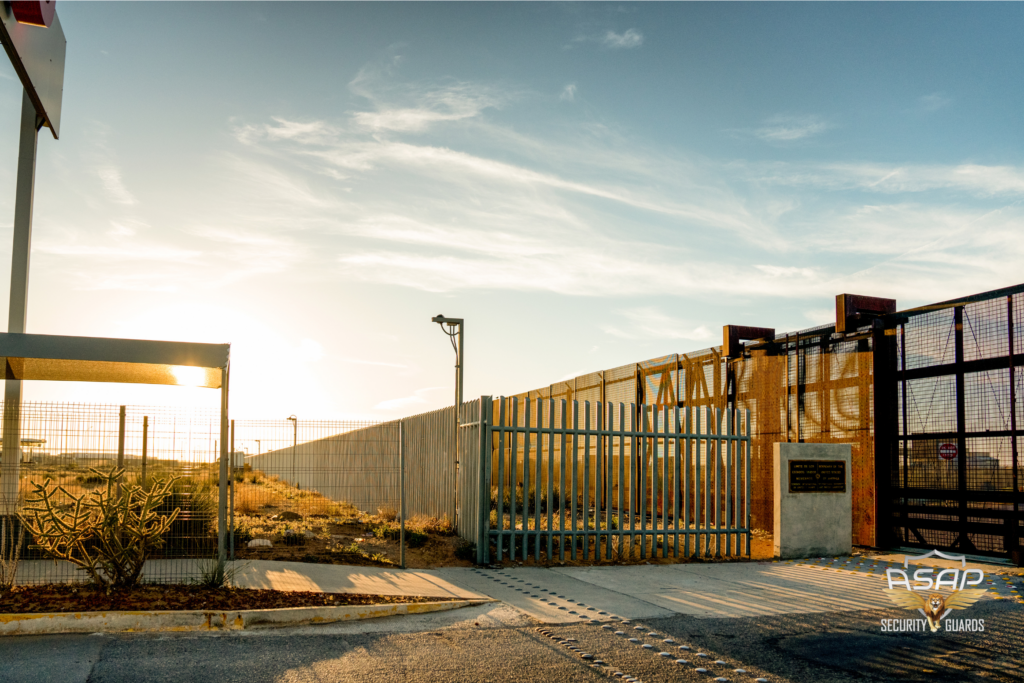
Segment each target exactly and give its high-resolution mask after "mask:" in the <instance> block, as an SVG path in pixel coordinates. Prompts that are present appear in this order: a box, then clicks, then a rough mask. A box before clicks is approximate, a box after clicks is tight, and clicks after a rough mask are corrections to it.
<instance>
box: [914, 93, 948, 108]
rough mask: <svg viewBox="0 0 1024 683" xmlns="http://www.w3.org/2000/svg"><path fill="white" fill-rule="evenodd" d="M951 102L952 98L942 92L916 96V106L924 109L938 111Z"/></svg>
mask: <svg viewBox="0 0 1024 683" xmlns="http://www.w3.org/2000/svg"><path fill="white" fill-rule="evenodd" d="M952 103H953V100H952V99H950V98H949V97H947V96H946V94H945V93H942V92H933V93H931V94H930V95H923V96H922V97H919V98H917V104H918V106H919V107H920V108H921V109H923V110H924V111H938V110H939V109H943V108H945V107H948V106H949V105H950V104H952Z"/></svg>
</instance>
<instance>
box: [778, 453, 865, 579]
mask: <svg viewBox="0 0 1024 683" xmlns="http://www.w3.org/2000/svg"><path fill="white" fill-rule="evenodd" d="M851 460H852V455H851V450H850V445H849V444H819V443H777V444H775V556H776V557H778V558H780V559H795V558H802V557H812V556H819V557H820V556H823V555H848V554H849V553H850V551H851V550H852V549H853V496H852V491H851V478H850V466H851Z"/></svg>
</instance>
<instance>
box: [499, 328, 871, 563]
mask: <svg viewBox="0 0 1024 683" xmlns="http://www.w3.org/2000/svg"><path fill="white" fill-rule="evenodd" d="M874 344H875V337H874V335H873V331H872V329H871V327H870V324H869V323H868V324H867V326H865V327H863V328H861V329H858V330H855V331H853V332H850V333H846V334H837V333H836V331H835V325H823V326H819V327H815V328H810V329H806V330H801V331H798V332H789V333H783V334H777V335H776V336H775V339H774V340H770V341H769V342H767V343H762V344H747V345H746V348H745V350H744V354H743V356H742V357H738V358H728V357H726V356H724V355H723V353H722V347H720V346H715V347H711V348H707V349H702V350H699V351H693V352H689V353H680V354H671V355H668V356H662V357H660V358H653V359H651V360H647V361H642V362H639V363H630V364H628V365H623V366H620V367H617V368H612V369H609V370H602V371H599V372H592V373H588V374H586V375H581V376H579V377H576V378H574V379H570V380H566V381H562V382H556V383H555V384H552V385H550V386H547V387H542V388H540V389H535V390H533V391H528V392H524V393H521V394H516V395H515V396H513V397H511V398H514V399H516V400H518V401H525V400H529V401H536V400H537V399H552V400H555V401H558V400H565V401H567V402H571V401H577V402H579V403H580V404H582V403H584V402H587V401H589V402H590V403H591V405H595V404H597V403H601V404H604V405H608V404H617V403H623V404H626V405H629V404H633V406H634V408H633V410H634V411H636V418H637V420H638V421H639V420H640V419H641V409H640V408H639V406H647V407H648V408H647V409H650V408H657V409H658V410H661V409H663V408H676V407H678V408H680V409H681V410H687V411H690V412H691V413H695V412H696V411H712V412H713V411H715V410H718V411H721V412H722V414H729V413H730V412H731V411H739V412H740V413H741V414H746V413H747V412H749V413H750V416H751V417H750V427H749V429H750V431H749V436H750V448H751V453H750V457H751V474H750V517H751V521H750V525H751V527H752V528H753V529H755V530H763V531H764V532H767V533H768V534H770V533H772V532H773V531H774V529H773V527H774V503H773V500H774V498H773V497H774V488H773V487H774V483H773V482H774V479H773V467H774V465H773V462H774V461H773V446H774V444H775V443H777V442H790V441H793V442H806V443H839V444H850V446H851V449H852V455H853V462H852V482H853V491H852V494H853V533H854V537H853V542H854V543H856V544H862V545H875V534H876V524H877V520H876V493H875V453H874V422H873V418H874V366H873V355H872V351H873V348H874ZM536 419H537V415H536V411H534V413H533V416H532V417H531V420H534V421H536ZM627 419H628V416H627Z"/></svg>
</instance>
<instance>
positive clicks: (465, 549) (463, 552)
mask: <svg viewBox="0 0 1024 683" xmlns="http://www.w3.org/2000/svg"><path fill="white" fill-rule="evenodd" d="M455 557H456V558H458V559H460V560H465V561H466V562H476V543H473V542H472V541H467V540H463V541H462V542H461V543H459V544H458V545H457V546H455Z"/></svg>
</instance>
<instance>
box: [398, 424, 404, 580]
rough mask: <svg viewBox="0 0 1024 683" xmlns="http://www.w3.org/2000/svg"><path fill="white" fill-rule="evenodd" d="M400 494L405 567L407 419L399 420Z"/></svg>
mask: <svg viewBox="0 0 1024 683" xmlns="http://www.w3.org/2000/svg"><path fill="white" fill-rule="evenodd" d="M398 496H399V507H400V508H401V510H400V512H399V514H400V515H401V518H400V520H399V524H400V525H401V526H400V527H399V530H398V544H399V548H400V549H401V550H400V553H401V567H402V569H405V420H399V421H398Z"/></svg>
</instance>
